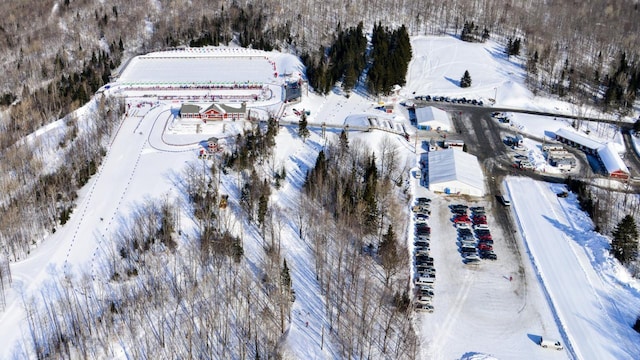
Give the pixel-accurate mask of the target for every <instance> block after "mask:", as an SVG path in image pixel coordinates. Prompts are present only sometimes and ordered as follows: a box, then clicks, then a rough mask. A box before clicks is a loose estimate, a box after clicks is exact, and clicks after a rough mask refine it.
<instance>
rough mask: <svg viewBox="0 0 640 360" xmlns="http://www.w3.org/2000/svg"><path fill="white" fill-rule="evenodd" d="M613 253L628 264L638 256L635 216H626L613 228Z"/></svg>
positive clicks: (623, 262)
mask: <svg viewBox="0 0 640 360" xmlns="http://www.w3.org/2000/svg"><path fill="white" fill-rule="evenodd" d="M612 235H613V240H612V241H611V249H610V250H609V251H610V252H611V254H612V255H613V256H614V257H615V258H616V259H618V260H619V261H620V262H621V263H622V264H628V263H629V262H630V261H633V260H635V259H636V258H637V257H638V228H637V226H636V221H635V220H634V218H633V216H631V215H627V216H625V217H624V218H623V219H622V220H621V221H620V222H619V223H618V225H617V226H616V228H615V230H613V233H612Z"/></svg>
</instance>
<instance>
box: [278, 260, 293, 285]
mask: <svg viewBox="0 0 640 360" xmlns="http://www.w3.org/2000/svg"><path fill="white" fill-rule="evenodd" d="M280 282H281V283H282V286H284V287H285V288H286V289H289V288H291V274H290V273H289V267H288V266H287V259H284V261H283V262H282V272H280Z"/></svg>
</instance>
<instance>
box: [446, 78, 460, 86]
mask: <svg viewBox="0 0 640 360" xmlns="http://www.w3.org/2000/svg"><path fill="white" fill-rule="evenodd" d="M444 78H445V80H447V81H448V82H450V83H452V84H453V85H455V86H457V87H460V80H456V79H452V78H450V77H448V76H445V77H444Z"/></svg>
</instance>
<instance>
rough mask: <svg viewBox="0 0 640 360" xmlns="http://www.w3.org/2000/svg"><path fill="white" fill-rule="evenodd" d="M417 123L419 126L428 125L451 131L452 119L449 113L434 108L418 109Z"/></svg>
mask: <svg viewBox="0 0 640 360" xmlns="http://www.w3.org/2000/svg"><path fill="white" fill-rule="evenodd" d="M416 122H417V123H418V125H423V126H424V125H428V126H430V127H432V128H438V127H439V128H441V129H442V130H450V129H451V119H449V115H447V112H446V111H444V110H440V109H438V108H436V107H433V106H427V107H422V108H417V109H416Z"/></svg>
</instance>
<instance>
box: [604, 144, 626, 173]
mask: <svg viewBox="0 0 640 360" xmlns="http://www.w3.org/2000/svg"><path fill="white" fill-rule="evenodd" d="M598 157H599V158H600V161H602V163H603V164H604V167H605V168H606V169H607V173H609V174H611V173H613V172H615V171H618V170H620V171H622V172H624V173H627V174H628V173H629V169H628V168H627V166H626V165H625V164H624V162H623V161H622V158H621V157H620V154H618V152H617V151H616V148H615V145H614V144H613V143H611V142H608V143H606V144H605V145H604V146H602V147H601V148H599V149H598Z"/></svg>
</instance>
